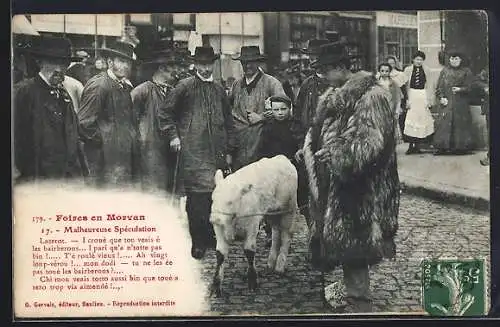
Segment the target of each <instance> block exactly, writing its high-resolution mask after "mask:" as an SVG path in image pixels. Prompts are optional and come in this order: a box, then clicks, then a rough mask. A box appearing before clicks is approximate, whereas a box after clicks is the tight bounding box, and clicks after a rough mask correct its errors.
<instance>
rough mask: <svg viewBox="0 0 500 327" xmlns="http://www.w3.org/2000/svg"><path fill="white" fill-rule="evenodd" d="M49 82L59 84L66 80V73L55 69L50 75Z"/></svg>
mask: <svg viewBox="0 0 500 327" xmlns="http://www.w3.org/2000/svg"><path fill="white" fill-rule="evenodd" d="M49 82H50V84H52V85H59V84H61V83H62V82H64V73H62V72H59V71H55V72H54V73H52V75H51V76H50V79H49Z"/></svg>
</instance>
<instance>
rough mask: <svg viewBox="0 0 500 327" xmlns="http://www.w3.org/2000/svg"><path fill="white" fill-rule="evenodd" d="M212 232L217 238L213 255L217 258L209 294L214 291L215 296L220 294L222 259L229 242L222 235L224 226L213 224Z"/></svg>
mask: <svg viewBox="0 0 500 327" xmlns="http://www.w3.org/2000/svg"><path fill="white" fill-rule="evenodd" d="M213 226H214V232H215V237H216V240H217V245H216V252H215V256H216V258H217V266H216V267H215V274H214V278H213V281H212V285H211V289H210V296H212V295H213V294H214V293H215V296H216V297H221V296H222V287H221V284H222V280H223V279H224V266H225V263H224V260H225V259H226V258H227V254H228V252H229V244H228V243H227V241H226V239H225V237H224V230H223V229H224V227H223V226H220V225H217V224H214V225H213Z"/></svg>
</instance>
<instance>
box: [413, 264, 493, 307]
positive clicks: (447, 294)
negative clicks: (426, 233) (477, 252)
mask: <svg viewBox="0 0 500 327" xmlns="http://www.w3.org/2000/svg"><path fill="white" fill-rule="evenodd" d="M485 286H486V284H485V261H484V260H483V259H425V260H423V262H422V302H423V303H422V304H423V307H424V310H425V311H426V312H427V313H428V314H429V315H432V316H480V315H484V314H485V313H486V310H487V305H486V287H485Z"/></svg>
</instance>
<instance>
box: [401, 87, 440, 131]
mask: <svg viewBox="0 0 500 327" xmlns="http://www.w3.org/2000/svg"><path fill="white" fill-rule="evenodd" d="M408 102H409V104H410V108H409V109H408V112H407V113H406V120H405V129H404V134H405V135H407V136H410V137H415V138H421V139H423V138H426V137H427V136H429V135H431V134H432V133H434V118H432V114H431V112H430V110H429V109H428V108H427V97H426V92H425V90H416V89H409V90H408Z"/></svg>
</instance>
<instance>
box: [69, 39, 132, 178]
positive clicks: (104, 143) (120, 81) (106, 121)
mask: <svg viewBox="0 0 500 327" xmlns="http://www.w3.org/2000/svg"><path fill="white" fill-rule="evenodd" d="M100 52H101V53H102V54H104V55H105V56H107V63H108V67H109V68H108V70H107V71H104V72H101V73H99V74H98V75H96V76H94V77H92V78H91V79H90V80H89V81H88V82H87V84H86V85H85V88H84V90H83V94H82V99H81V107H80V110H79V111H78V117H79V119H80V123H81V126H82V130H83V134H84V138H85V151H86V153H87V156H88V160H89V166H90V172H91V177H92V184H94V185H95V186H103V185H106V184H111V185H116V184H119V185H126V184H130V183H133V182H135V181H136V180H137V178H138V177H139V167H140V165H139V158H140V155H139V126H138V119H137V115H136V114H135V112H134V110H133V105H132V98H131V96H130V91H131V90H132V84H131V83H130V81H129V80H128V78H129V76H130V73H131V69H132V63H133V61H134V60H135V59H136V57H135V54H134V48H133V46H132V45H131V44H128V43H124V42H120V41H116V42H115V43H114V44H112V45H111V46H110V47H109V48H104V49H101V50H100Z"/></svg>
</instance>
